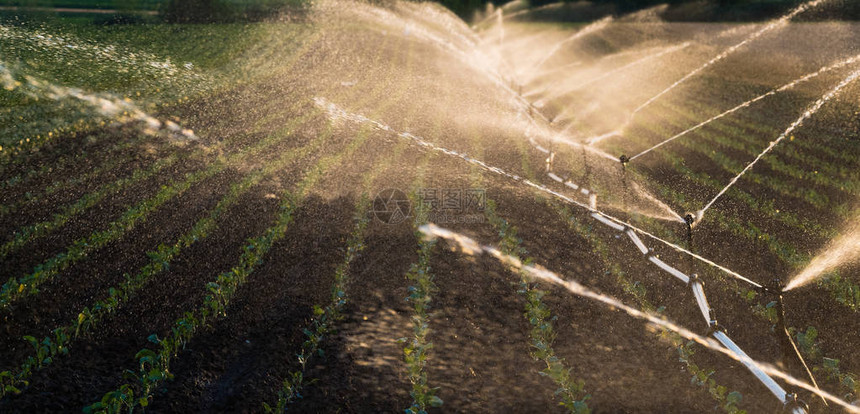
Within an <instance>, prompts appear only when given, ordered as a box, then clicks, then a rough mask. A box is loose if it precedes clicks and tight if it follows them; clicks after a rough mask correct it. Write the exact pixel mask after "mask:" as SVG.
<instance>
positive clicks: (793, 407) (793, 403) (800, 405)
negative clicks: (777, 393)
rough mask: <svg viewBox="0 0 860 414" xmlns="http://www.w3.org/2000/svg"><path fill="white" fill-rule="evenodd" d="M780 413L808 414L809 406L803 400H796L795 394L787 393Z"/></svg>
mask: <svg viewBox="0 0 860 414" xmlns="http://www.w3.org/2000/svg"><path fill="white" fill-rule="evenodd" d="M782 411H783V412H786V413H797V412H804V413H808V412H809V405H808V404H806V402H804V401H803V400H800V399H798V398H797V394H796V393H793V392H789V393H786V394H785V404H784V405H783V408H782Z"/></svg>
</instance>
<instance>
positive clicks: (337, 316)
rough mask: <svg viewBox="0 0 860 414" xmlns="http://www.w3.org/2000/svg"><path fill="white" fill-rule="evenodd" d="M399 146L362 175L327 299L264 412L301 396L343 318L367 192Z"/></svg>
mask: <svg viewBox="0 0 860 414" xmlns="http://www.w3.org/2000/svg"><path fill="white" fill-rule="evenodd" d="M402 148H403V143H402V142H401V143H400V144H398V146H397V147H396V148H395V150H394V153H393V154H392V155H391V156H390V157H387V159H385V160H382V161H380V162H378V163H376V164H375V167H374V168H373V170H371V171H370V172H368V173H367V174H366V175H365V177H364V180H363V181H364V182H363V185H362V187H363V191H364V192H363V193H362V194H361V196H360V197H359V199H358V201H357V202H356V205H355V214H354V215H353V221H354V223H355V224H354V227H353V229H352V232H350V234H349V237H348V238H347V241H346V253H345V254H344V258H343V260H342V261H341V262H340V263H339V264H338V266H337V268H336V269H335V272H334V281H333V283H332V287H331V297H330V300H329V302H328V303H327V304H326V305H325V306H322V305H314V307H313V315H314V316H313V319H312V321H311V323H310V326H309V327H307V328H304V329H303V333H304V334H305V336H307V339H306V340H305V341H304V342H303V343H302V346H301V350H300V351H299V352H298V353H297V354H296V359H297V360H298V363H299V367H300V368H299V369H298V370H294V371H290V372H289V373H288V374H287V376H286V377H285V378H284V380H283V381H282V383H281V388H280V389H279V390H278V393H277V397H278V398H277V402H276V403H275V404H274V406H272V405H269V404H267V403H263V409H264V410H265V411H266V412H267V413H282V412H284V411H286V410H287V408H288V406H289V405H290V404H291V403H293V402H294V401H295V400H296V399H298V398H301V392H302V390H303V389H304V387H305V386H306V385H308V382H309V381H308V380H306V378H305V370H306V368H307V363H308V361H309V360H310V359H311V358H313V357H314V356H315V355H319V356H321V357H322V356H324V353H323V350H322V349H321V348H320V347H321V345H322V342H323V341H324V340H325V338H327V337H328V336H329V335H331V333H332V332H334V330H335V329H336V328H335V326H334V324H335V323H336V322H338V321H340V320H341V319H342V318H343V313H342V312H343V307H344V306H345V305H346V303H347V301H349V292H348V291H349V283H350V268H351V266H352V262H353V261H354V260H355V259H356V258H357V257H358V256H359V255H360V254H361V251H362V250H364V248H365V244H364V238H365V233H366V230H367V225H368V224H369V222H370V218H369V216H368V213H369V210H370V205H371V200H370V197H369V196H368V193H367V192H368V191H369V190H370V189H371V188H372V184H373V181H374V180H375V179H376V177H377V175H378V174H379V173H381V172H382V170H384V169H386V168H388V167H389V165H390V164H391V162H392V161H394V160H396V159H397V158H398V156H399V155H400V152H401V150H402Z"/></svg>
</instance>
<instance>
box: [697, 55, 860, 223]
mask: <svg viewBox="0 0 860 414" xmlns="http://www.w3.org/2000/svg"><path fill="white" fill-rule="evenodd" d="M858 76H860V69H858V70H856V71H854V72H852V73H851V74H850V75H848V77H847V78H845V79H843V80H842V82H840V83H839V84H838V85H836V87H835V88H833V89H831V90H830V91H829V92H827V94H825V95H824V96H822V97H821V98H819V99H818V100H817V101H815V103H813V104H812V106H810V107H809V108H807V109H806V111H804V112H803V114H801V115H800V118H797V120H796V121H794V122H793V123H792V124H791V125H789V126H788V128H786V129H785V131H783V133H782V134H780V135H779V137H777V139H775V140H773V141H771V142H770V144H769V145H768V146H767V148H765V149H764V151H762V152H761V153H760V154H759V155H758V156H757V157H755V159H754V160H752V162H750V163H749V164H747V166H746V167H744V169H743V170H741V172H740V173H738V175H736V176H735V177H734V178H732V180H731V181H730V182H729V183H728V185H726V186H725V187H723V189H722V190H720V192H719V193H717V195H716V196H714V198H712V199H711V201H709V202H708V204H705V207H703V208H702V209H701V210H699V212H698V213H697V216H698V218H697V221H699V220H701V219H702V217H704V215H705V212H706V211H708V209H709V208H711V206H712V205H714V203H715V202H716V201H717V200H719V199H720V197H722V195H723V194H725V193H726V191H728V190H729V188H731V187H732V186H733V185H734V184H735V183H736V182H738V180H739V179H740V178H741V177H742V176H743V175H744V174H746V172H747V171H749V170H750V169H752V167H753V166H754V165H755V164H756V163H757V162H758V161H759V160H760V159H762V157H764V156H765V155H766V154H767V153H768V152H770V151H771V150H772V149H773V148H774V147H776V146H777V144H779V143H780V142H781V141H782V140H784V139H785V137H787V136H788V134H790V133H791V132H792V131H794V130H795V129H797V128H798V127H799V126H801V125H803V121H805V120H806V119H807V118H809V117H811V116H812V115H813V114H815V113H816V112H818V110H819V109H821V107H822V106H824V104H825V103H827V102H828V101H829V100H831V99H833V97H834V96H836V95H837V94H838V93H839V91H841V90H842V88H844V87H845V86H847V85H848V84H849V83H851V82H853V81H854V80H855V79H857V77H858Z"/></svg>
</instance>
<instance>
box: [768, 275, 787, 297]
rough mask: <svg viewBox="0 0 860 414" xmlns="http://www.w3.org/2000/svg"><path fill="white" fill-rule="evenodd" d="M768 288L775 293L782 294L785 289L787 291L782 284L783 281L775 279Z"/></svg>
mask: <svg viewBox="0 0 860 414" xmlns="http://www.w3.org/2000/svg"><path fill="white" fill-rule="evenodd" d="M766 288H767V289H768V290H770V291H771V292H773V293H776V294H782V291H783V289H785V286H783V284H782V279H780V278H778V277H774V278H773V279H771V280H770V283H769V284H768V285H767V286H766Z"/></svg>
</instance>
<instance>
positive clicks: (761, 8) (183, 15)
mask: <svg viewBox="0 0 860 414" xmlns="http://www.w3.org/2000/svg"><path fill="white" fill-rule="evenodd" d="M313 1H314V0H0V5H4V6H5V5H10V6H24V7H32V8H41V7H49V8H50V7H72V8H101V9H117V10H119V11H120V12H121V13H120V14H118V15H116V16H111V17H98V18H97V19H107V20H106V21H105V22H104V23H135V22H142V21H144V19H143V18H142V17H141V15H140V14H136V13H135V12H136V11H139V10H149V11H154V10H157V11H158V12H159V16H160V18H161V19H163V20H164V21H167V22H172V23H209V22H232V21H260V20H264V19H269V18H272V17H273V16H290V17H299V16H301V15H302V14H303V13H304V12H305V11H306V10H307V8H308V6H309V5H310V4H311V3H312V2H313ZM356 1H367V2H371V3H375V4H380V5H383V6H384V5H385V4H387V3H391V2H393V0H356ZM407 1H436V2H438V3H440V4H442V5H443V6H445V7H447V8H448V9H450V10H451V11H453V12H454V13H456V14H457V15H459V16H460V17H462V18H463V19H465V20H466V21H470V20H471V19H472V17H473V16H474V15H475V13H476V12H481V11H484V10H486V7H487V5H488V4H489V3H492V4H494V5H495V6H497V7H498V6H502V5H504V4H506V3H508V2H509V1H510V0H407ZM523 1H525V2H526V3H527V5H528V6H527V7H530V8H532V9H536V8H539V7H541V6H545V5H548V4H551V3H558V2H560V0H523ZM803 1H806V0H589V1H585V0H561V2H562V3H564V6H563V7H560V8H553V9H552V10H536V11H535V12H533V13H529V14H528V15H526V16H522V17H520V19H527V20H535V21H554V22H565V21H567V22H582V21H591V20H594V19H596V18H600V17H602V16H605V15H610V14H612V15H622V14H626V13H630V12H634V11H636V10H641V9H646V8H649V7H654V6H657V5H660V4H668V5H669V7H668V8H667V9H665V10H663V11H662V12H661V15H660V17H661V18H663V19H664V20H667V21H754V20H764V19H769V18H773V17H776V16H779V15H781V14H783V13H785V12H786V11H788V10H789V9H791V8H793V7H796V6H797V5H798V4H800V3H802V2H803ZM826 4H827V6H826V7H819V9H826V12H823V13H822V12H818V13H817V14H815V13H806V14H805V16H804V18H812V19H819V20H822V19H842V20H860V0H829V1H828V2H827V3H826ZM810 14H812V15H813V16H812V17H809V16H808V15H810Z"/></svg>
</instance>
